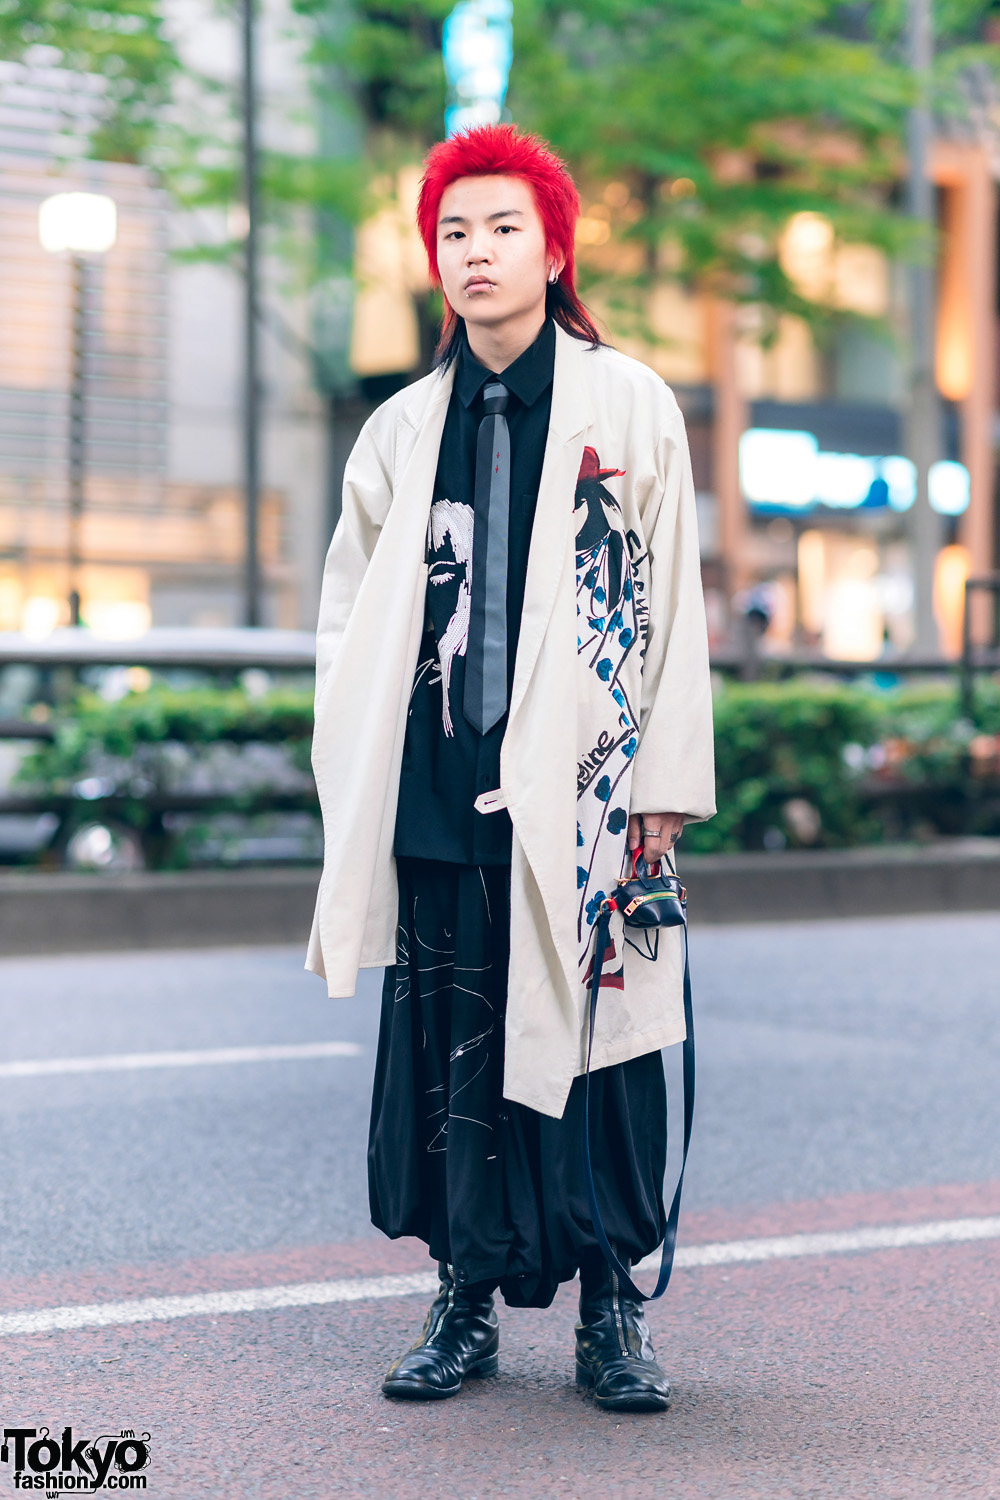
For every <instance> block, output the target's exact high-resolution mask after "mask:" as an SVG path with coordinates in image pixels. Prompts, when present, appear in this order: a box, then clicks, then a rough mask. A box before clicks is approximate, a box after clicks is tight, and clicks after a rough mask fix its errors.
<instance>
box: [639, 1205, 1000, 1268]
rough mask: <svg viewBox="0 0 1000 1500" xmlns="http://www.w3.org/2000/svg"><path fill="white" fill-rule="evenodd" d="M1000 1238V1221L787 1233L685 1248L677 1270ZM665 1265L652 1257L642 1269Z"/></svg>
mask: <svg viewBox="0 0 1000 1500" xmlns="http://www.w3.org/2000/svg"><path fill="white" fill-rule="evenodd" d="M996 1239H1000V1216H998V1217H996V1218H990V1219H936V1220H930V1221H928V1222H926V1223H923V1224H884V1225H882V1224H880V1225H873V1226H872V1227H871V1228H868V1229H838V1230H833V1231H832V1232H830V1233H829V1234H785V1235H777V1236H775V1237H774V1238H773V1239H760V1240H725V1241H722V1242H720V1243H718V1244H715V1245H684V1246H681V1248H680V1249H679V1250H678V1251H677V1254H676V1256H675V1257H674V1265H675V1266H678V1267H680V1266H683V1267H684V1268H685V1269H686V1270H687V1269H692V1268H695V1267H697V1266H733V1265H739V1264H740V1263H741V1262H743V1263H745V1262H747V1261H756V1260H794V1259H795V1258H796V1257H797V1256H800V1255H846V1254H850V1253H851V1252H852V1251H855V1252H856V1251H859V1250H905V1249H908V1248H909V1247H910V1246H914V1245H947V1244H961V1243H962V1242H964V1241H967V1240H996ZM659 1264H660V1257H659V1255H658V1254H655V1253H654V1254H653V1255H648V1256H647V1257H646V1259H645V1260H644V1261H642V1262H641V1263H640V1265H639V1266H638V1267H637V1270H640V1271H651V1270H654V1269H655V1268H656V1267H658V1266H659Z"/></svg>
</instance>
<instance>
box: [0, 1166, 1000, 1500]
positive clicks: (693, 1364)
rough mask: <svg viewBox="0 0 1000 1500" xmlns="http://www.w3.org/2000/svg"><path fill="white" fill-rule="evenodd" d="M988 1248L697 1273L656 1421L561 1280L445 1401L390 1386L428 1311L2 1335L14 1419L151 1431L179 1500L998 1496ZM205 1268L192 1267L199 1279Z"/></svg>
mask: <svg viewBox="0 0 1000 1500" xmlns="http://www.w3.org/2000/svg"><path fill="white" fill-rule="evenodd" d="M991 1210H992V1214H991V1212H990V1211H991ZM998 1210H1000V1184H997V1183H992V1184H972V1185H967V1186H963V1187H959V1186H956V1187H954V1188H952V1187H942V1188H938V1189H921V1190H910V1191H908V1192H899V1193H892V1194H885V1195H881V1194H873V1195H851V1197H850V1198H845V1199H842V1200H827V1201H826V1202H825V1203H824V1202H820V1203H814V1204H780V1205H775V1207H774V1209H773V1210H770V1211H769V1210H767V1209H763V1208H762V1209H760V1210H758V1211H756V1213H755V1214H753V1215H745V1216H744V1218H743V1226H744V1227H745V1229H746V1230H747V1231H748V1233H747V1234H746V1235H744V1236H743V1239H744V1240H745V1239H751V1240H753V1239H756V1240H758V1241H759V1240H760V1239H762V1238H766V1237H764V1236H761V1235H760V1234H759V1229H760V1227H761V1225H762V1224H766V1223H771V1224H773V1226H774V1227H775V1228H779V1229H782V1230H783V1231H785V1233H784V1234H783V1235H782V1236H772V1237H771V1239H772V1241H773V1240H775V1239H779V1238H784V1239H785V1240H788V1239H790V1238H795V1237H799V1238H801V1237H811V1238H812V1239H813V1241H814V1243H816V1242H817V1237H818V1236H827V1237H832V1236H834V1235H840V1236H841V1239H840V1240H839V1241H838V1243H840V1244H841V1245H843V1243H844V1241H845V1239H846V1237H847V1236H849V1235H854V1236H855V1237H858V1236H859V1235H864V1234H870V1232H871V1231H872V1230H876V1229H877V1230H879V1231H880V1232H882V1231H885V1230H886V1229H888V1228H889V1227H890V1226H895V1228H896V1229H897V1230H908V1229H909V1228H910V1227H912V1226H914V1225H916V1226H923V1225H926V1224H928V1223H932V1222H937V1223H938V1224H941V1223H954V1222H955V1221H956V1220H958V1219H962V1218H964V1219H970V1218H978V1219H979V1220H980V1221H981V1222H985V1221H986V1219H987V1218H988V1217H990V1218H994V1216H995V1215H996V1213H997V1211H998ZM928 1211H930V1212H934V1211H937V1212H938V1213H941V1212H942V1211H945V1212H950V1214H951V1218H950V1219H947V1220H945V1219H940V1218H939V1219H937V1220H936V1221H935V1220H932V1219H931V1218H930V1217H929V1213H928ZM708 1224H712V1225H713V1227H714V1228H715V1229H716V1231H719V1230H721V1231H722V1232H723V1233H728V1234H729V1236H730V1238H729V1239H727V1240H726V1241H719V1242H714V1241H713V1242H711V1243H729V1244H733V1243H739V1240H736V1239H734V1238H733V1231H734V1230H737V1229H738V1227H739V1225H740V1220H739V1218H738V1217H737V1216H736V1215H732V1214H728V1215H721V1214H714V1215H711V1214H706V1215H703V1216H695V1215H692V1216H691V1221H689V1224H688V1231H689V1233H695V1234H697V1233H698V1231H699V1230H702V1231H703V1230H704V1228H705V1227H707V1225H708ZM688 1248H689V1249H696V1248H697V1247H694V1246H689V1247H688ZM420 1253H422V1251H421V1250H418V1249H417V1248H416V1247H414V1246H412V1245H409V1246H406V1245H401V1246H388V1247H387V1246H379V1245H378V1242H375V1243H373V1244H369V1245H356V1246H341V1247H332V1248H331V1249H330V1250H329V1251H327V1250H325V1249H324V1247H314V1248H313V1250H312V1251H311V1252H309V1251H305V1250H300V1251H290V1252H286V1253H284V1255H282V1253H279V1252H272V1253H271V1254H270V1255H268V1256H264V1257H257V1261H258V1265H257V1269H258V1271H260V1270H261V1269H263V1267H264V1266H265V1265H266V1266H267V1267H268V1268H269V1270H270V1271H271V1272H272V1273H273V1272H274V1271H278V1270H280V1269H281V1267H282V1265H284V1266H285V1267H286V1268H287V1269H294V1270H297V1271H299V1272H301V1271H303V1270H308V1268H309V1267H310V1266H312V1267H314V1268H317V1269H318V1267H319V1265H320V1264H321V1263H326V1264H328V1265H329V1266H330V1268H331V1269H334V1268H336V1269H339V1270H340V1271H341V1272H342V1273H343V1272H347V1271H349V1270H352V1269H353V1270H354V1271H355V1272H356V1271H360V1270H361V1269H363V1268H365V1267H369V1268H371V1269H374V1270H378V1271H383V1272H384V1273H385V1275H386V1278H388V1277H391V1276H393V1275H400V1274H406V1270H407V1269H409V1270H410V1272H411V1273H412V1274H419V1273H417V1270H416V1268H417V1265H418V1264H419V1261H418V1259H417V1256H418V1255H419V1254H420ZM325 1256H326V1257H328V1259H327V1260H326V1261H325V1262H324V1257H325ZM227 1260H228V1261H231V1265H230V1266H229V1275H228V1276H226V1275H220V1276H219V1277H218V1279H217V1283H216V1284H217V1285H218V1282H219V1281H221V1282H223V1283H224V1284H225V1285H226V1286H227V1287H230V1288H234V1278H235V1281H236V1284H235V1288H234V1289H236V1290H238V1289H239V1278H240V1277H241V1276H243V1277H244V1278H245V1276H246V1273H247V1271H248V1270H250V1268H251V1263H252V1262H253V1260H254V1257H250V1256H246V1255H240V1256H234V1257H228V1258H227V1257H218V1258H217V1266H216V1269H217V1270H219V1271H222V1270H224V1263H225V1262H226V1261H227ZM996 1260H997V1257H996V1254H995V1251H994V1250H993V1249H992V1247H990V1245H989V1242H987V1241H983V1240H980V1241H978V1242H977V1241H972V1240H969V1241H965V1242H958V1243H956V1242H950V1243H948V1242H942V1241H941V1240H940V1238H939V1239H938V1241H937V1242H935V1243H924V1244H918V1245H911V1246H909V1247H907V1248H898V1247H897V1248H886V1247H885V1245H884V1244H883V1245H882V1247H878V1246H875V1245H870V1246H869V1248H868V1249H867V1251H866V1252H864V1253H853V1254H844V1253H830V1252H829V1250H828V1251H827V1253H823V1252H822V1251H820V1252H819V1253H813V1254H810V1255H808V1256H793V1257H791V1258H787V1257H786V1258H784V1259H781V1260H777V1259H768V1260H759V1259H758V1260H756V1261H747V1260H739V1259H732V1260H730V1261H728V1262H727V1263H724V1264H714V1265H712V1264H709V1265H702V1266H701V1267H700V1268H699V1269H697V1270H696V1271H694V1270H692V1271H687V1272H684V1273H683V1274H681V1275H679V1276H678V1277H677V1279H676V1282H675V1284H674V1286H673V1287H672V1289H671V1293H670V1295H669V1296H668V1298H667V1299H666V1304H665V1305H664V1304H659V1305H658V1306H657V1307H656V1308H655V1309H654V1310H653V1311H652V1314H651V1321H652V1323H653V1330H654V1336H655V1338H656V1341H657V1347H658V1349H659V1351H660V1354H661V1357H662V1359H663V1362H664V1364H665V1366H666V1367H667V1369H668V1371H669V1372H670V1374H671V1377H672V1379H673V1381H674V1387H675V1397H674V1402H673V1405H672V1407H671V1410H670V1411H669V1412H668V1413H666V1414H664V1415H662V1416H647V1417H641V1416H632V1417H628V1416H619V1417H617V1418H616V1417H611V1416H608V1415H607V1414H604V1413H601V1412H599V1411H597V1410H595V1408H594V1407H593V1406H592V1404H591V1403H590V1402H589V1401H588V1400H587V1399H586V1398H585V1397H584V1396H583V1395H582V1394H581V1393H580V1392H578V1391H577V1390H576V1388H575V1387H574V1385H573V1383H572V1371H573V1362H572V1348H573V1334H572V1324H573V1319H574V1316H575V1297H574V1292H573V1289H572V1287H566V1288H563V1289H562V1290H561V1292H560V1295H559V1297H558V1298H557V1300H556V1303H555V1305H554V1307H553V1308H552V1309H551V1310H550V1311H549V1312H545V1313H537V1312H530V1311H523V1310H512V1309H502V1310H501V1318H502V1346H501V1373H500V1376H499V1378H498V1379H497V1380H495V1381H482V1382H475V1383H473V1384H472V1385H470V1386H469V1387H468V1388H466V1389H465V1390H463V1391H462V1393H461V1394H460V1395H459V1396H458V1397H457V1398H456V1399H455V1400H453V1401H449V1402H443V1403H439V1404H433V1405H431V1406H421V1405H416V1406H415V1405H408V1404H395V1403H389V1402H386V1401H385V1400H384V1399H383V1398H382V1397H381V1396H380V1394H379V1391H378V1380H379V1377H380V1375H381V1372H382V1370H383V1369H384V1368H385V1366H386V1365H387V1364H388V1363H389V1361H390V1360H391V1358H392V1357H393V1356H394V1355H395V1354H396V1353H397V1352H398V1351H399V1349H400V1348H402V1347H403V1346H404V1345H405V1343H406V1342H408V1341H409V1339H410V1338H412V1336H413V1334H414V1332H415V1331H416V1327H417V1325H418V1324H419V1321H420V1316H421V1313H422V1308H421V1307H420V1305H419V1304H415V1302H414V1300H413V1298H412V1297H383V1298H381V1299H377V1300H369V1301H350V1302H341V1303H339V1304H336V1305H331V1304H327V1305H311V1306H302V1305H297V1306H285V1307H275V1308H272V1309H271V1310H269V1311H258V1312H256V1313H254V1314H253V1315H250V1316H228V1317H222V1316H218V1315H216V1314H213V1313H211V1312H205V1313H202V1314H201V1315H199V1316H189V1317H187V1318H183V1319H175V1320H172V1321H162V1320H161V1321H153V1322H144V1323H133V1324H130V1325H124V1326H121V1325H119V1326H114V1327H109V1326H104V1327H93V1326H88V1327H82V1328H77V1329H74V1330H71V1331H62V1330H53V1331H49V1332H37V1333H33V1334H31V1335H29V1336H25V1337H12V1338H8V1339H5V1340H4V1344H3V1353H4V1367H5V1379H4V1399H3V1417H4V1425H6V1426H22V1425H23V1426H39V1427H40V1426H41V1425H42V1424H45V1425H48V1426H50V1427H51V1428H52V1429H53V1430H54V1431H56V1430H61V1428H62V1426H63V1425H64V1424H66V1423H72V1425H73V1427H74V1430H75V1431H77V1432H80V1433H83V1432H88V1433H89V1432H91V1431H94V1432H97V1431H100V1432H116V1431H118V1430H120V1428H122V1427H133V1428H135V1429H136V1430H137V1431H138V1430H140V1429H144V1430H147V1431H149V1432H150V1433H151V1447H152V1461H151V1464H150V1467H149V1469H148V1470H147V1476H148V1490H147V1493H148V1494H150V1495H151V1496H153V1497H169V1500H199V1497H201V1496H212V1497H216V1496H220V1495H227V1496H228V1495H233V1496H237V1497H239V1500H244V1497H246V1500H256V1497H261V1500H272V1497H274V1500H277V1497H278V1496H288V1495H291V1496H294V1497H296V1500H327V1497H334V1496H349V1497H357V1500H361V1497H365V1500H368V1497H371V1500H389V1497H392V1500H397V1497H398V1500H416V1497H418V1496H419V1497H420V1500H501V1497H503V1500H543V1497H545V1500H547V1497H549V1496H561V1497H563V1496H564V1497H569V1500H583V1497H587V1500H590V1497H591V1496H598V1495H600V1496H602V1497H604V1496H607V1497H611V1500H618V1497H622V1500H624V1497H626V1496H627V1497H629V1500H647V1497H660V1496H663V1497H667V1496H670V1497H672V1500H688V1497H690V1500H695V1497H699V1500H700V1497H709V1500H755V1497H756V1496H767V1497H769V1500H813V1497H817V1500H825V1497H827V1496H830V1497H832V1496H837V1497H841V1496H843V1497H848V1500H911V1497H913V1500H924V1497H929V1496H935V1497H946V1500H959V1497H963V1500H964V1497H984V1500H990V1497H996V1496H997V1495H1000V1478H998V1476H1000V1462H998V1454H997V1448H996V1437H997V1424H996V1411H997V1397H998V1390H997V1384H998V1374H997V1357H996V1356H997V1312H998V1291H997V1281H998V1278H997V1276H996V1274H995V1272H996ZM423 1265H424V1266H425V1267H426V1259H424V1261H423ZM210 1270H211V1267H210V1266H209V1265H208V1264H207V1263H203V1264H202V1266H201V1269H200V1271H196V1270H194V1269H193V1268H192V1270H191V1271H190V1272H189V1273H188V1284H189V1285H190V1284H191V1280H190V1278H191V1277H196V1278H199V1279H200V1278H204V1277H205V1276H207V1275H208V1274H209V1272H210ZM139 1271H141V1268H139ZM106 1274H107V1273H102V1275H105V1276H106ZM137 1274H138V1272H137ZM426 1274H427V1273H426V1271H424V1272H423V1275H425V1276H426ZM177 1275H178V1271H177V1269H175V1270H174V1271H173V1273H172V1272H171V1270H170V1268H169V1267H161V1268H159V1270H158V1271H156V1272H155V1273H154V1272H153V1271H151V1272H150V1273H149V1279H148V1280H147V1283H146V1285H147V1287H148V1290H149V1291H153V1290H154V1286H155V1285H156V1283H157V1279H158V1281H159V1285H160V1287H161V1288H162V1289H163V1290H164V1291H165V1290H166V1287H167V1286H168V1285H169V1284H170V1280H171V1279H173V1285H174V1286H175V1287H176V1286H177V1284H178V1282H177V1279H176V1278H177ZM343 1279H344V1280H346V1279H348V1278H347V1277H344V1278H343ZM356 1279H357V1280H360V1279H361V1278H356ZM124 1284H126V1285H135V1286H136V1289H137V1290H138V1289H139V1285H138V1283H137V1282H131V1283H129V1282H128V1281H127V1280H126V1281H125V1283H124ZM201 1284H202V1286H204V1285H205V1281H204V1280H202V1281H201ZM243 1284H244V1285H245V1281H244V1283H243ZM370 1284H371V1282H370V1281H369V1285H370ZM48 1285H49V1290H55V1286H54V1284H53V1281H52V1279H51V1278H49V1282H48ZM62 1286H63V1291H64V1293H65V1292H68V1291H69V1290H70V1284H69V1282H68V1281H67V1280H66V1279H65V1278H64V1279H63V1281H62ZM41 1289H42V1288H41V1285H40V1283H39V1282H36V1284H35V1286H34V1289H33V1290H34V1293H35V1295H36V1296H37V1294H38V1292H39V1291H40V1290H41ZM28 1296H30V1289H29V1287H28V1286H27V1285H22V1286H21V1288H20V1295H18V1294H17V1289H16V1288H15V1287H14V1286H13V1285H11V1284H8V1286H7V1289H6V1296H5V1301H6V1304H7V1306H8V1307H10V1306H11V1303H12V1302H13V1303H14V1304H15V1305H19V1306H20V1307H21V1308H24V1307H25V1299H26V1298H27V1297H28ZM35 1305H36V1306H37V1303H36V1304H35ZM7 1492H10V1493H14V1491H13V1487H12V1484H11V1476H10V1471H9V1468H0V1496H2V1495H3V1494H4V1493H7Z"/></svg>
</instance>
